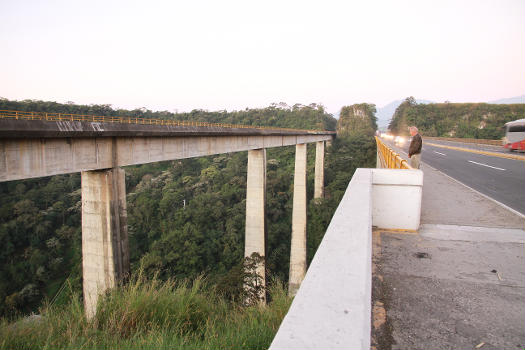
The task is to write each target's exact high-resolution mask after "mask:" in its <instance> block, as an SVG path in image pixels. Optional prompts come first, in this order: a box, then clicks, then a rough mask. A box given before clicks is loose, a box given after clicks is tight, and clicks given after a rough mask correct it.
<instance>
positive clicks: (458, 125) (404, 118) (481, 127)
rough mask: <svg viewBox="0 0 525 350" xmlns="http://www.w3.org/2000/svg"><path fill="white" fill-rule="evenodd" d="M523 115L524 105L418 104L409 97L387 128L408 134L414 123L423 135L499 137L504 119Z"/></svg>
mask: <svg viewBox="0 0 525 350" xmlns="http://www.w3.org/2000/svg"><path fill="white" fill-rule="evenodd" d="M524 116H525V104H487V103H430V104H418V103H416V101H415V99H414V98H413V97H409V98H407V99H405V101H404V102H403V103H402V104H401V105H400V106H399V107H398V108H397V109H396V112H395V113H394V116H393V117H392V121H391V122H390V125H389V129H390V130H391V131H392V132H393V133H395V134H398V135H408V130H407V128H408V126H410V125H416V126H417V127H418V128H419V130H420V132H421V133H422V135H424V136H437V137H460V138H478V139H500V138H502V137H503V136H504V130H503V125H504V124H505V123H506V122H509V121H512V120H516V119H521V118H523V117H524Z"/></svg>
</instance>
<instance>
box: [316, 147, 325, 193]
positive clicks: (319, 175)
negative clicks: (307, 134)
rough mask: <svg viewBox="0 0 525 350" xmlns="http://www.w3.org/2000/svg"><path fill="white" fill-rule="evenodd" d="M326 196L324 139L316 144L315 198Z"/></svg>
mask: <svg viewBox="0 0 525 350" xmlns="http://www.w3.org/2000/svg"><path fill="white" fill-rule="evenodd" d="M323 197H324V141H317V142H316V145H315V183H314V198H323Z"/></svg>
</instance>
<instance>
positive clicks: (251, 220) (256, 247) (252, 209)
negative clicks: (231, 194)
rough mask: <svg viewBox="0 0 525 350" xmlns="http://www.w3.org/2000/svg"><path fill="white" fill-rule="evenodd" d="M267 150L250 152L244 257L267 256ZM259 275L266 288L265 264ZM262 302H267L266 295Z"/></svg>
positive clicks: (260, 266)
mask: <svg viewBox="0 0 525 350" xmlns="http://www.w3.org/2000/svg"><path fill="white" fill-rule="evenodd" d="M265 203H266V149H255V150H250V151H248V176H247V186H246V236H245V237H246V238H245V239H246V242H245V245H244V256H245V257H249V256H251V255H252V253H258V254H259V255H261V256H263V257H264V256H266V252H265V246H266V244H265V242H266V222H265V218H266V210H265ZM257 273H258V274H259V276H261V277H262V283H263V286H266V276H265V275H266V273H265V264H264V263H263V264H261V265H259V266H258V267H257ZM261 300H262V301H265V295H264V293H263V294H262V295H261Z"/></svg>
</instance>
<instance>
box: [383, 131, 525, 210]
mask: <svg viewBox="0 0 525 350" xmlns="http://www.w3.org/2000/svg"><path fill="white" fill-rule="evenodd" d="M383 141H385V140H383ZM387 143H388V144H389V145H390V146H392V148H394V149H397V150H399V148H398V147H396V146H394V145H393V142H391V141H387ZM429 143H434V144H442V145H447V146H451V143H450V142H443V141H436V140H432V141H429ZM453 146H455V147H462V148H468V149H472V147H473V146H472V145H471V144H470V145H469V144H461V143H458V142H454V145H453ZM493 147H494V146H492V147H491V146H479V148H478V149H479V150H485V149H483V148H487V149H486V151H491V152H493V151H494V150H493V149H488V148H493ZM480 148H481V149H480ZM402 149H403V151H404V152H400V153H401V155H402V156H405V158H406V156H407V155H406V153H407V151H408V143H405V145H403V147H402ZM505 154H510V153H509V152H508V151H504V152H503V153H502V155H505ZM512 154H515V155H518V156H521V155H523V154H516V153H512ZM421 159H422V161H423V163H425V164H427V165H430V166H431V167H433V168H435V169H437V170H439V171H441V172H443V173H445V174H447V175H448V176H450V177H452V178H454V179H456V180H458V181H459V182H462V183H463V184H465V185H467V186H469V187H471V188H473V189H475V190H476V191H478V192H481V193H483V194H484V195H486V196H488V197H490V198H492V199H494V200H496V201H498V202H500V203H502V204H504V205H506V206H508V207H510V208H511V209H514V210H516V211H517V212H519V213H521V214H523V215H525V156H524V157H523V159H522V160H519V159H507V158H502V157H498V156H492V155H484V154H477V153H472V152H466V151H459V150H453V149H448V148H441V147H436V146H430V145H428V143H427V142H426V141H425V139H424V138H423V152H422V156H421Z"/></svg>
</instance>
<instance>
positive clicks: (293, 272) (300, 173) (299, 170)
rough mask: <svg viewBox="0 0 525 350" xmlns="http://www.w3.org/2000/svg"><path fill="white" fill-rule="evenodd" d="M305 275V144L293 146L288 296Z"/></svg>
mask: <svg viewBox="0 0 525 350" xmlns="http://www.w3.org/2000/svg"><path fill="white" fill-rule="evenodd" d="M305 274H306V144H304V143H303V144H298V145H296V146H295V174H294V183H293V209H292V245H291V249H290V280H289V283H288V294H289V295H292V296H293V295H295V294H296V293H297V290H298V289H299V286H300V285H301V282H302V281H303V278H304V275H305Z"/></svg>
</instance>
